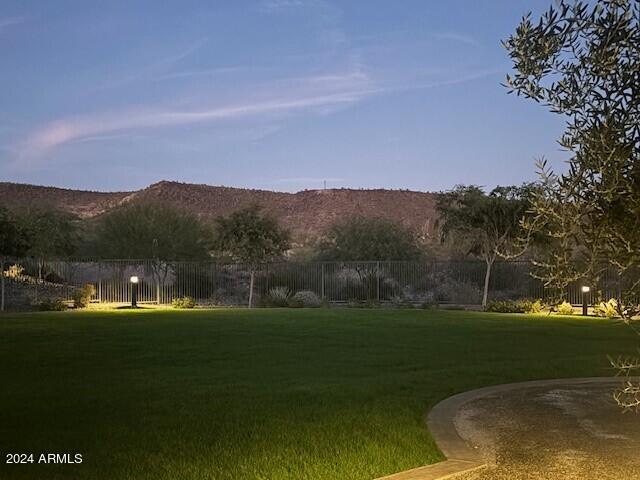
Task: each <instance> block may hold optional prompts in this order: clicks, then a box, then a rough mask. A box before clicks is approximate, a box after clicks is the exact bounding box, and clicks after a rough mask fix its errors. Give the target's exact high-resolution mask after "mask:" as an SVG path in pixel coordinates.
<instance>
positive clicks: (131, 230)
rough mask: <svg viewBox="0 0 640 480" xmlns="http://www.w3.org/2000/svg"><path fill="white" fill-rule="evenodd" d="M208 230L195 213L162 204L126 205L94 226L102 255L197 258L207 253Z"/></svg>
mask: <svg viewBox="0 0 640 480" xmlns="http://www.w3.org/2000/svg"><path fill="white" fill-rule="evenodd" d="M209 241H210V239H209V233H208V231H207V228H206V227H205V226H204V225H203V224H202V223H201V222H200V221H199V220H198V218H197V217H196V216H195V215H192V214H190V213H187V212H184V211H182V210H180V209H178V208H176V207H173V206H171V205H169V204H165V203H135V204H128V205H125V206H123V207H120V208H118V209H116V210H113V211H112V212H110V213H108V214H107V215H105V216H104V217H103V218H102V219H101V220H100V222H99V225H98V227H97V238H96V242H97V252H98V254H99V256H101V257H102V258H125V259H147V258H148V259H156V260H159V261H164V262H167V261H178V260H198V259H202V258H206V257H207V255H208V251H207V246H208V242H209Z"/></svg>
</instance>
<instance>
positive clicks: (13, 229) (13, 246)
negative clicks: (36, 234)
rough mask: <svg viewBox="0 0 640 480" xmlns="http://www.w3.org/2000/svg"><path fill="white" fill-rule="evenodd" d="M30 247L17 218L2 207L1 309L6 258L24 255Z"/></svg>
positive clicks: (0, 305)
mask: <svg viewBox="0 0 640 480" xmlns="http://www.w3.org/2000/svg"><path fill="white" fill-rule="evenodd" d="M28 249H29V239H28V237H27V235H26V234H25V232H24V230H23V229H22V228H21V227H20V224H19V223H18V221H17V219H16V218H15V216H14V215H13V214H12V213H11V212H9V210H7V209H6V208H4V207H0V290H1V291H0V311H4V297H5V285H4V280H5V278H4V277H5V273H4V264H5V261H6V258H7V257H19V256H22V255H24V254H25V252H26V251H27V250H28Z"/></svg>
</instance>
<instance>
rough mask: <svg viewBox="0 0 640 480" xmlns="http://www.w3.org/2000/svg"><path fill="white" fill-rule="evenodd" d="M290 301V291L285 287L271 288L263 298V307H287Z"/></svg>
mask: <svg viewBox="0 0 640 480" xmlns="http://www.w3.org/2000/svg"><path fill="white" fill-rule="evenodd" d="M289 300H291V290H289V289H288V288H287V287H273V288H272V289H271V290H269V293H267V295H266V296H265V299H264V305H265V307H288V306H289Z"/></svg>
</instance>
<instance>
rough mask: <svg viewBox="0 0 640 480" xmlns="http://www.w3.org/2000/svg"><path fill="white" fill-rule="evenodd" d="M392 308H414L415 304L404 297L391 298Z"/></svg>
mask: <svg viewBox="0 0 640 480" xmlns="http://www.w3.org/2000/svg"><path fill="white" fill-rule="evenodd" d="M391 306H392V307H394V308H413V303H412V302H411V301H410V300H409V299H407V298H405V297H402V296H395V297H392V298H391Z"/></svg>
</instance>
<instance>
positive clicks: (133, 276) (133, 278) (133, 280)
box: [129, 275, 584, 288]
mask: <svg viewBox="0 0 640 480" xmlns="http://www.w3.org/2000/svg"><path fill="white" fill-rule="evenodd" d="M129 281H130V282H131V283H138V281H139V280H138V276H137V275H132V276H131V278H129ZM582 288H584V287H582Z"/></svg>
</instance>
